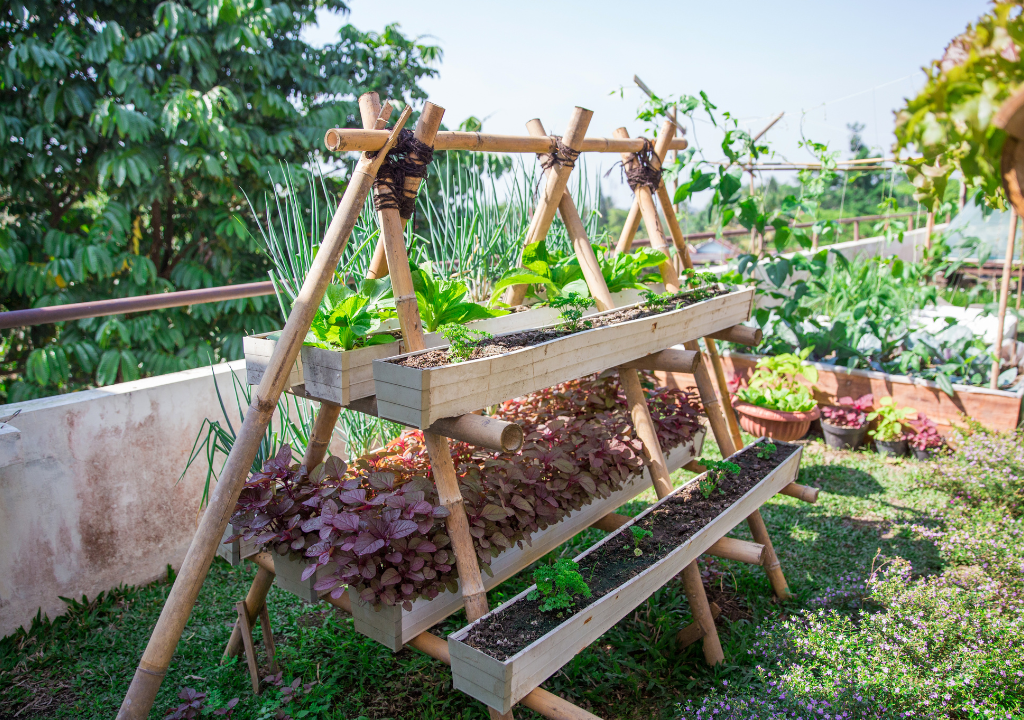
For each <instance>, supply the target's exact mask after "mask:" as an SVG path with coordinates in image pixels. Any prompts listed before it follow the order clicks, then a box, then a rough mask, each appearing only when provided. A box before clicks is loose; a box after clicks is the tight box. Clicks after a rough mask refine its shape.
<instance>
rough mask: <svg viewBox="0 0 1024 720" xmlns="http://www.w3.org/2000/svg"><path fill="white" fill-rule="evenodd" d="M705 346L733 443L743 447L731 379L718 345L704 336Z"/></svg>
mask: <svg viewBox="0 0 1024 720" xmlns="http://www.w3.org/2000/svg"><path fill="white" fill-rule="evenodd" d="M704 347H705V348H706V349H707V351H708V357H709V358H710V359H711V367H712V368H713V369H714V371H715V381H716V382H717V383H718V391H719V393H721V396H722V414H723V415H725V424H726V425H728V426H729V435H730V436H731V437H732V444H733V445H735V446H736V447H743V436H742V435H741V434H740V425H739V421H738V420H737V419H736V413H735V411H734V410H733V409H732V403H731V402H730V401H729V381H728V380H727V379H726V377H725V367H723V366H722V358H721V356H719V354H718V346H717V345H716V344H715V341H714V340H712V339H711V338H704Z"/></svg>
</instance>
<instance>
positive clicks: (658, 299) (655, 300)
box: [640, 288, 674, 310]
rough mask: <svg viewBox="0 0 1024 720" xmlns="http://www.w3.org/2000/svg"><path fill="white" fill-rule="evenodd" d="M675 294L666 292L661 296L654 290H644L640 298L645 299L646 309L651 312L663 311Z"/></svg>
mask: <svg viewBox="0 0 1024 720" xmlns="http://www.w3.org/2000/svg"><path fill="white" fill-rule="evenodd" d="M673 295H674V293H670V292H664V293H661V294H660V295H659V294H658V293H656V292H653V291H652V290H648V289H646V288H645V289H644V291H643V292H641V293H640V297H642V298H643V299H644V307H646V308H648V309H650V310H663V309H665V307H666V306H667V305H668V304H669V301H670V300H671V299H672V297H673Z"/></svg>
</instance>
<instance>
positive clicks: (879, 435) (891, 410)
mask: <svg viewBox="0 0 1024 720" xmlns="http://www.w3.org/2000/svg"><path fill="white" fill-rule="evenodd" d="M878 405H879V408H878V409H877V410H874V411H872V412H870V413H868V420H869V421H871V420H877V421H878V424H877V425H876V426H875V428H874V429H873V430H868V435H870V436H871V437H873V438H874V439H875V440H878V441H880V442H895V441H897V440H899V439H900V438H901V437H903V421H904V420H906V419H907V418H909V417H910V416H911V415H914V414H915V413H914V412H913V411H912V410H910V409H909V408H901V407H899V406H897V405H896V402H895V401H894V400H893V399H892V398H891V397H889V396H888V395H887V396H885V397H883V398H882V399H881V400H879V401H878Z"/></svg>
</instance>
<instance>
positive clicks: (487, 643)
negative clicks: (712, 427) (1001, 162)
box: [463, 441, 797, 661]
mask: <svg viewBox="0 0 1024 720" xmlns="http://www.w3.org/2000/svg"><path fill="white" fill-rule="evenodd" d="M756 447H757V446H755V447H754V448H749V449H747V450H744V451H743V452H742V453H740V454H739V455H736V456H735V457H731V458H729V461H730V462H734V463H736V464H737V465H739V466H740V472H739V474H738V475H728V476H727V477H726V478H725V479H724V480H722V481H721V483H720V484H719V486H718V487H719V489H718V490H715V492H713V493H712V494H711V497H710V498H705V497H704V496H703V495H702V494H701V492H700V490H699V489H698V488H697V485H696V483H691V485H690V486H689V487H687V488H685V489H684V490H681V491H680V492H678V493H676V494H675V495H673V496H672V497H671V499H669V500H668V501H666V502H665V503H663V504H662V505H660V506H659V507H658V508H657V509H656V510H654V511H653V512H651V513H649V514H648V515H646V516H644V518H643V519H642V520H641V521H640V522H638V523H636V525H637V526H638V527H642V528H644V529H645V530H650V531H651V532H653V533H654V535H653V536H651V537H648V538H645V539H644V540H642V541H641V542H640V548H641V550H643V555H640V556H639V557H638V556H636V555H635V554H634V553H633V548H634V545H633V535H632V533H631V532H630V531H629V530H626V531H625V532H624V533H619V534H618V535H617V536H616V538H615V539H614V540H610V541H608V542H606V543H605V544H604V545H602V546H601V547H599V548H597V549H596V550H594V551H593V552H591V553H590V554H589V555H587V556H586V557H584V558H583V559H582V560H581V561H580V574H581V575H582V576H583V578H584V580H586V581H587V585H588V586H589V587H590V592H591V593H592V597H590V598H584V597H582V596H577V597H576V603H577V604H576V607H577V608H578V610H577V612H582V611H583V610H585V609H586V608H587V607H589V606H590V605H592V604H593V603H594V602H596V601H597V600H598V599H599V598H601V597H603V596H604V595H606V594H608V593H609V592H614V591H615V590H616V589H617V588H619V587H620V586H621V585H623V584H625V583H626V582H627V581H628V580H629V579H630V578H633V577H636V576H637V575H639V574H640V573H642V572H643V571H644V570H646V569H647V568H648V567H650V566H651V565H654V564H655V563H657V562H658V561H659V560H661V559H662V558H664V557H665V556H666V555H668V554H669V553H671V552H672V551H673V550H675V549H676V548H677V547H679V546H680V545H682V544H683V543H684V542H686V540H688V539H689V538H690V537H692V536H693V535H694V534H696V533H697V532H698V531H699V530H700V529H701V528H703V527H704V526H705V525H707V524H708V523H710V522H711V521H712V520H714V519H715V518H716V517H718V516H719V515H721V514H722V513H723V512H725V511H726V510H727V509H728V508H729V507H730V506H731V505H732V504H733V503H735V502H736V501H737V500H739V499H740V498H741V497H743V495H745V494H746V493H747V491H749V490H750V489H751V488H752V487H754V486H755V485H757V483H759V482H761V480H763V479H764V478H765V477H766V476H767V475H768V474H769V473H770V472H771V471H772V470H774V469H775V468H776V467H778V466H779V465H780V464H782V462H783V461H784V460H785V459H786V458H788V457H789V456H790V455H792V454H793V453H794V452H796V450H797V446H796V445H791V444H789V443H784V442H779V441H775V447H776V448H778V450H776V452H775V454H774V455H773V456H772V457H770V458H768V459H764V460H762V459H761V458H759V457H758V456H757V452H756ZM627 542H628V543H629V546H628V548H626V547H625V546H626V543H627ZM541 602H543V599H542V598H538V599H537V600H528V599H526V598H523V599H522V600H519V601H518V602H516V603H515V604H514V605H512V606H510V607H508V608H506V609H505V610H503V611H501V612H499V613H495V614H493V615H491V616H489V617H487V618H486V619H485V620H482V621H481V622H479V623H478V624H477V625H476V627H474V628H473V630H472V631H470V633H469V634H468V635H467V636H466V638H465V639H464V640H463V642H465V643H466V644H467V645H470V646H471V647H475V648H477V649H478V650H481V651H482V652H485V653H487V654H488V655H490V656H491V657H493V658H496V659H498V660H501V661H505V660H507V659H508V658H510V657H512V656H513V655H515V654H516V653H517V652H519V651H520V650H522V649H523V648H525V647H526V646H527V645H529V644H530V643H532V642H534V641H535V640H537V639H538V638H540V637H542V636H543V635H546V634H547V633H548V632H550V631H551V630H554V629H555V628H556V627H558V626H559V625H561V624H562V623H564V622H565V621H566V620H568V619H569V618H570V617H572V615H575V614H576V613H571V612H562V613H561V617H559V613H555V612H541V611H540V608H539V606H540V604H541Z"/></svg>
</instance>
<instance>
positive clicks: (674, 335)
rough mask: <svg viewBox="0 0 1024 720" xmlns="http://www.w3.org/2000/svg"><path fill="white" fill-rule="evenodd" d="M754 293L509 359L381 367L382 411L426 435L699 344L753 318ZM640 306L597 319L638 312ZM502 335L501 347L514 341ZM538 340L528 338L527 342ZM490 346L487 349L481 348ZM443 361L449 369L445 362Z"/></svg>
mask: <svg viewBox="0 0 1024 720" xmlns="http://www.w3.org/2000/svg"><path fill="white" fill-rule="evenodd" d="M753 299H754V290H753V288H744V289H742V290H737V291H734V292H726V293H725V294H722V295H719V296H717V297H713V298H711V299H709V300H703V301H701V302H697V303H694V304H693V305H689V306H686V307H680V308H678V309H676V310H671V311H668V312H664V313H659V314H656V315H650V316H646V317H641V318H637V319H635V320H627V321H625V322H618V323H615V324H611V325H607V326H603V327H596V328H593V329H589V330H583V331H581V332H576V333H572V334H569V335H564V336H561V337H556V338H554V339H551V340H547V341H543V338H544V335H542V334H541V333H543V332H544V331H546V330H557V329H556V328H538V330H536V331H532V332H533V333H534V337H535V338H540V339H541V340H542V341H541V342H537V343H536V344H532V345H529V346H527V347H520V349H517V350H513V351H511V352H505V353H504V354H496V355H493V356H489V357H480V358H478V359H472V360H468V361H466V362H462V363H455V364H440V365H438V366H436V367H409V366H407V365H406V364H403V363H409V362H416V361H417V359H418V358H419V357H420V356H424V355H426V354H427V353H430V352H435V353H436V351H430V350H425V351H421V352H418V353H409V354H405V355H399V356H398V357H394V358H390V359H388V360H377V361H375V362H374V363H373V373H374V380H375V384H376V390H377V410H378V412H379V414H380V416H381V417H383V418H387V419H388V420H394V421H396V422H400V423H403V424H405V425H412V426H414V427H419V428H426V427H429V426H430V425H431V424H432V423H433V422H434V421H436V420H438V419H440V418H444V417H452V416H456V415H462V414H464V413H467V412H473V411H475V410H479V409H480V408H483V407H488V406H490V405H494V404H497V403H500V402H503V401H505V400H508V399H510V398H514V397H520V396H522V395H526V394H528V393H530V392H533V391H535V390H540V389H542V388H546V387H550V386H552V385H556V384H558V383H560V382H565V381H567V380H571V379H574V378H579V377H583V376H585V375H588V374H590V373H594V372H600V371H602V370H605V369H607V368H610V367H615V366H617V365H621V364H622V363H625V362H629V361H631V360H637V359H639V358H642V357H644V356H645V355H649V354H651V353H653V352H657V351H659V350H664V349H665V348H667V347H671V346H672V345H675V344H677V343H682V342H686V341H689V340H695V339H697V338H699V337H703V336H705V335H708V334H710V333H713V332H716V331H718V330H724V329H725V328H728V327H732V326H733V325H737V324H739V323H741V322H743V321H745V320H747V319H748V318H749V317H750V312H751V309H752V304H753ZM637 307H639V306H638V305H634V306H630V307H627V308H622V309H620V310H609V311H606V312H604V313H598V314H596V315H593V316H591V320H598V319H600V318H602V317H604V316H608V315H612V314H615V313H622V312H624V311H630V310H632V309H634V308H637ZM508 338H510V335H501V336H498V337H497V338H495V339H494V341H495V343H497V342H501V341H502V339H508ZM529 341H530V339H529V338H526V342H529ZM481 344H482V343H481ZM440 360H441V362H442V363H444V362H445V361H444V358H443V357H442V358H441V359H440Z"/></svg>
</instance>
